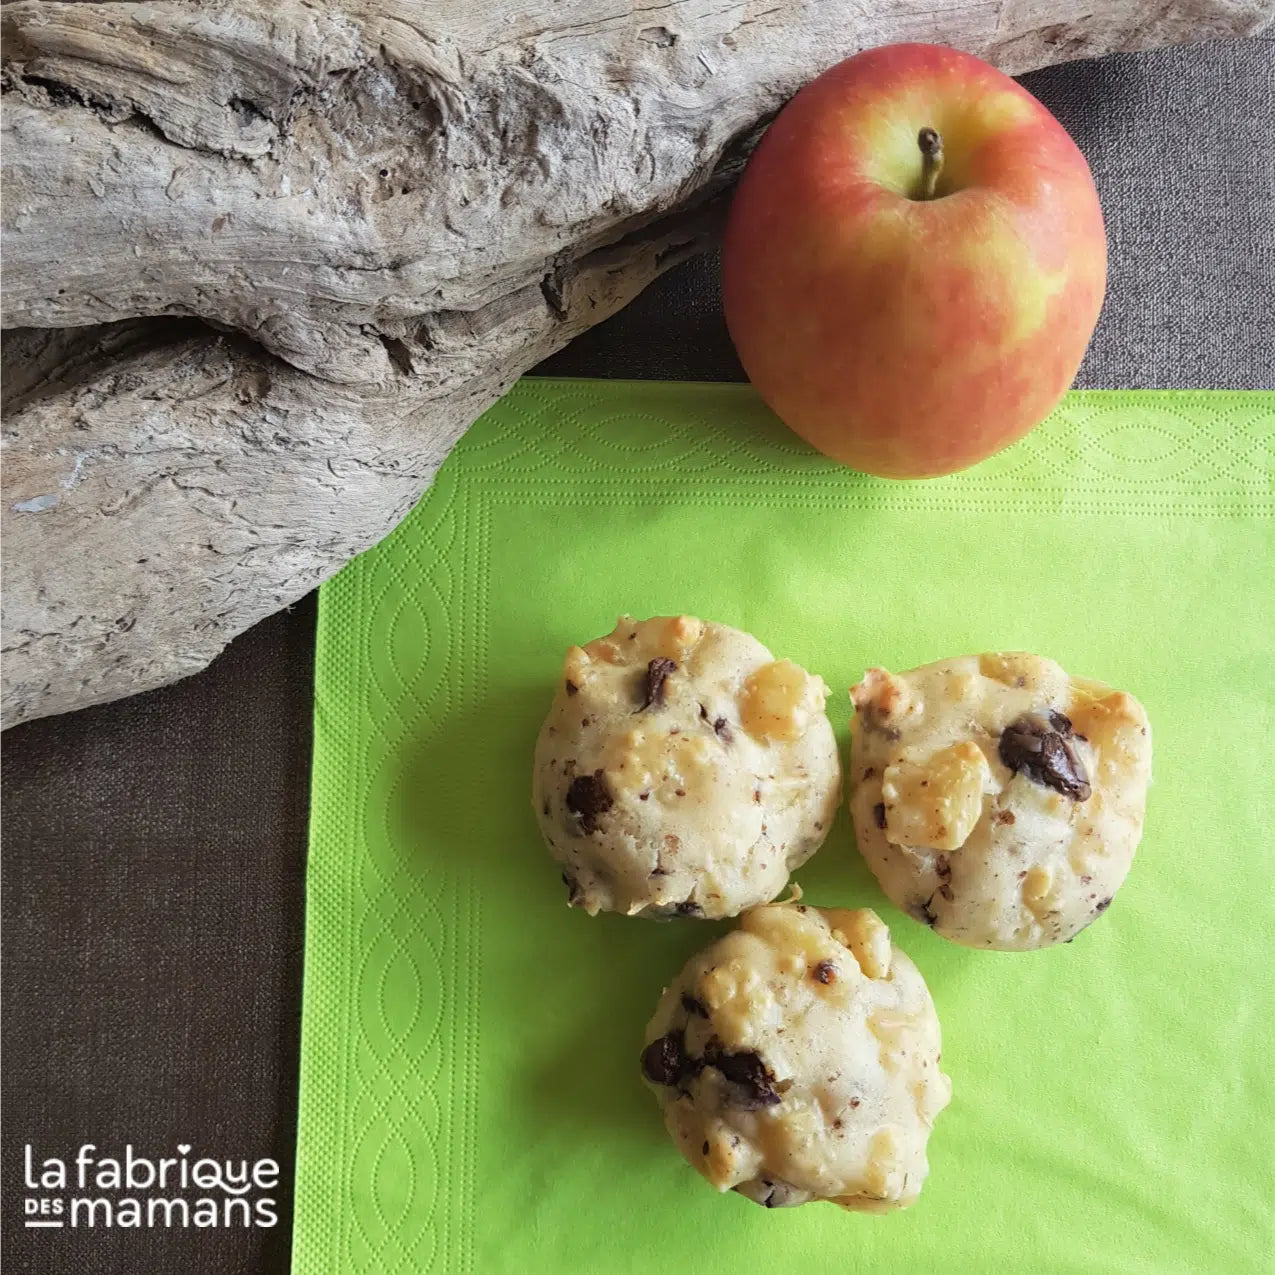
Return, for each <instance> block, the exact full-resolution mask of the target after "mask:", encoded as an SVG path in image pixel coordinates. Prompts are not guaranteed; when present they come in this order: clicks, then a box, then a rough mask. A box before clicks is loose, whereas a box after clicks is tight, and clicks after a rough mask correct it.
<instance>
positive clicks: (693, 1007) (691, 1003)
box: [682, 992, 708, 1018]
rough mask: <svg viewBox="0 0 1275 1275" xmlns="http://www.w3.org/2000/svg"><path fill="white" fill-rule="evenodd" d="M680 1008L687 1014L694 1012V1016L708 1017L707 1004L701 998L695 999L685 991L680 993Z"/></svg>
mask: <svg viewBox="0 0 1275 1275" xmlns="http://www.w3.org/2000/svg"><path fill="white" fill-rule="evenodd" d="M682 1008H683V1009H684V1010H685V1011H686V1012H687V1013H688V1014H694V1015H695V1017H696V1018H707V1017H708V1006H707V1005H705V1004H704V1002H703V1001H702V1000H697V999H696V998H695V997H694V996H691V995H689V994H688V993H686V992H683V993H682Z"/></svg>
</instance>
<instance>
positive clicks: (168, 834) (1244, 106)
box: [0, 40, 1275, 1275]
mask: <svg viewBox="0 0 1275 1275" xmlns="http://www.w3.org/2000/svg"><path fill="white" fill-rule="evenodd" d="M1026 82H1027V84H1028V85H1029V86H1030V88H1031V89H1032V91H1033V92H1035V93H1036V94H1037V95H1038V96H1039V97H1040V98H1041V99H1042V100H1043V101H1044V102H1045V103H1046V104H1047V105H1048V106H1049V107H1050V108H1051V109H1052V110H1053V111H1054V112H1055V113H1056V114H1057V115H1058V116H1059V117H1060V118H1061V119H1062V121H1063V123H1064V124H1065V125H1066V126H1067V127H1068V128H1069V129H1070V130H1071V132H1072V134H1073V136H1075V138H1076V140H1077V141H1078V142H1079V144H1080V146H1081V148H1082V149H1083V150H1084V152H1085V153H1086V155H1087V156H1088V157H1089V160H1090V163H1091V164H1092V165H1093V169H1094V174H1095V177H1096V179H1097V183H1098V188H1099V190H1100V192H1101V194H1102V198H1103V205H1104V207H1105V209H1106V212H1107V219H1108V229H1109V233H1110V241H1111V279H1110V287H1109V291H1108V298H1107V305H1106V309H1105V310H1104V311H1103V316H1102V321H1101V323H1100V325H1099V328H1098V332H1097V335H1096V336H1095V338H1094V342H1093V345H1092V348H1091V349H1090V352H1089V356H1088V358H1087V360H1086V362H1085V365H1084V368H1083V369H1082V371H1081V374H1080V379H1079V384H1081V385H1083V386H1103V387H1143V386H1150V387H1191V386H1196V387H1222V388H1227V387H1230V388H1275V44H1272V43H1271V42H1270V41H1268V40H1254V41H1248V42H1243V43H1235V44H1222V45H1212V46H1206V47H1201V48H1196V49H1190V50H1169V51H1165V52H1161V53H1155V54H1148V55H1138V56H1121V57H1113V58H1110V59H1107V60H1104V61H1102V62H1098V63H1084V64H1078V65H1073V66H1069V67H1061V68H1055V69H1051V70H1047V71H1042V72H1039V73H1037V74H1034V75H1031V76H1028V77H1027V80H1026ZM540 370H541V371H543V372H545V373H554V374H560V375H576V376H609V377H617V376H632V377H662V378H669V379H706V380H712V379H737V378H738V377H739V376H740V371H739V367H738V364H737V363H736V361H735V359H734V356H733V354H732V352H731V348H730V344H729V342H728V340H727V337H726V332H725V329H724V327H723V325H722V321H721V315H720V310H719V307H718V301H717V285H716V268H715V264H714V263H713V262H711V261H702V262H696V263H692V264H691V265H688V266H686V267H684V268H682V269H680V270H678V271H676V272H675V273H673V274H671V275H669V276H667V277H666V278H665V279H664V280H663V281H661V282H660V283H659V284H657V285H656V286H655V287H653V288H651V289H650V290H649V291H648V292H647V293H646V294H644V295H643V296H642V297H641V298H639V300H638V301H637V302H635V303H634V304H633V305H632V306H631V307H630V308H629V309H628V310H627V311H625V312H624V313H623V314H621V315H619V316H617V317H616V318H614V319H612V320H611V321H610V322H608V323H606V324H603V325H602V326H601V327H599V328H597V329H595V330H594V331H593V332H590V333H588V334H586V335H585V336H584V337H582V338H581V339H580V340H578V341H577V342H575V344H574V345H573V346H571V347H570V348H569V349H567V350H565V351H563V352H562V353H561V354H559V355H557V356H556V357H554V358H553V359H550V360H549V362H548V363H547V364H545V365H544V366H543V367H542V368H541V369H540ZM314 613H315V612H314V602H313V599H312V598H311V599H307V600H306V601H305V602H303V603H302V604H301V605H299V606H298V607H296V608H295V609H294V610H293V611H291V612H290V613H286V614H283V615H279V616H276V617H274V618H273V619H270V620H268V621H266V622H265V623H263V624H261V625H259V626H258V627H257V628H256V629H254V630H253V631H252V632H250V633H248V634H246V635H244V636H243V637H242V638H240V639H239V640H238V641H237V642H235V643H234V644H233V645H232V647H231V648H230V649H229V650H228V651H227V652H226V654H225V655H223V656H222V657H221V659H219V660H218V661H217V662H216V663H215V664H214V665H213V666H212V667H211V668H210V669H208V670H207V671H206V672H204V673H202V674H200V675H199V676H197V677H194V678H191V679H189V680H188V681H186V682H183V683H181V684H179V685H177V686H172V687H168V688H166V689H164V690H160V691H155V692H152V693H150V694H147V695H142V696H139V697H137V698H136V699H133V700H128V701H124V702H122V703H118V704H111V705H107V706H104V707H101V708H96V709H91V710H87V711H85V712H82V713H76V714H72V715H70V716H67V717H62V718H54V719H51V720H46V721H38V722H33V723H31V724H29V725H26V726H22V727H19V728H17V729H15V730H13V731H11V732H9V733H8V734H6V735H5V736H4V739H3V797H4V809H3V814H4V845H3V886H4V891H3V959H4V1000H3V1036H4V1045H5V1053H4V1070H3V1089H2V1097H3V1115H4V1134H5V1137H4V1146H3V1155H2V1158H0V1175H2V1178H0V1183H2V1185H0V1189H2V1194H3V1240H4V1250H5V1251H4V1256H5V1259H6V1269H7V1270H8V1271H9V1272H10V1273H11V1275H18V1273H19V1272H22V1273H23V1275H28V1273H29V1275H61V1272H69V1271H75V1272H119V1273H120V1275H145V1273H147V1272H152V1271H153V1272H170V1271H172V1272H178V1271H180V1272H188V1273H189V1275H204V1273H205V1272H208V1273H213V1272H215V1273H216V1275H228V1273H230V1272H239V1271H244V1272H248V1271H251V1272H281V1271H284V1270H286V1269H287V1262H288V1245H289V1230H290V1211H289V1207H288V1205H289V1203H290V1185H289V1186H288V1187H287V1189H285V1190H284V1192H283V1195H284V1197H285V1199H284V1204H285V1207H284V1209H283V1210H282V1215H281V1220H280V1225H279V1226H278V1228H277V1229H275V1230H273V1231H247V1232H245V1231H242V1230H240V1231H231V1232H223V1231H198V1232H197V1231H193V1230H192V1231H185V1232H183V1231H179V1230H174V1231H164V1230H156V1231H150V1232H148V1231H145V1230H143V1231H112V1232H105V1231H101V1230H95V1231H92V1232H87V1231H82V1230H81V1231H76V1232H71V1231H65V1230H64V1231H52V1232H39V1231H28V1230H25V1229H24V1228H23V1226H22V1215H21V1209H22V1196H23V1194H24V1192H23V1189H22V1184H21V1176H22V1168H21V1157H22V1148H23V1145H24V1144H25V1143H27V1142H33V1143H35V1144H36V1145H37V1148H39V1149H45V1151H46V1153H47V1154H57V1155H61V1156H69V1155H71V1154H73V1153H74V1150H75V1148H76V1147H77V1146H78V1145H79V1144H80V1143H81V1142H94V1143H97V1144H98V1145H99V1147H101V1148H103V1153H105V1150H106V1149H107V1148H122V1146H123V1144H124V1143H125V1142H132V1143H133V1144H134V1145H135V1146H136V1147H137V1149H138V1152H139V1153H140V1154H145V1155H150V1156H158V1155H160V1154H164V1153H165V1152H167V1153H170V1154H171V1148H172V1147H173V1146H174V1145H175V1144H176V1143H178V1142H188V1143H191V1144H193V1145H195V1146H196V1147H197V1148H198V1149H200V1150H203V1151H207V1152H209V1153H211V1154H216V1155H220V1156H223V1157H227V1156H233V1157H235V1158H238V1157H248V1158H250V1159H252V1158H258V1157H261V1156H267V1155H273V1156H274V1157H276V1158H277V1159H278V1160H279V1161H280V1162H281V1163H282V1164H283V1166H284V1178H285V1182H287V1183H288V1184H290V1182H291V1176H292V1174H291V1170H292V1143H293V1138H294V1134H295V1122H296V1114H295V1113H296V1100H297V1078H296V1077H297V1036H298V1023H299V1007H300V994H301V943H302V893H303V881H304V867H305V844H306V816H307V795H308V794H307V789H308V779H309V750H310V716H309V715H310V681H311V671H312V646H313V625H314ZM302 1275H308V1273H302Z"/></svg>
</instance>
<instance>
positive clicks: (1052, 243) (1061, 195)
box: [722, 44, 1107, 478]
mask: <svg viewBox="0 0 1275 1275" xmlns="http://www.w3.org/2000/svg"><path fill="white" fill-rule="evenodd" d="M1106 277H1107V239H1106V233H1105V231H1104V229H1103V222H1102V209H1101V208H1100V207H1099V205H1098V195H1097V192H1096V191H1095V189H1094V184H1093V178H1092V176H1091V174H1090V172H1089V165H1088V164H1087V163H1086V162H1085V158H1084V156H1083V155H1082V154H1081V153H1080V151H1079V149H1078V148H1077V147H1076V144H1075V143H1074V142H1073V141H1072V140H1071V138H1070V137H1069V136H1068V135H1067V132H1066V130H1065V129H1064V128H1063V126H1062V125H1061V124H1059V122H1058V121H1057V120H1056V119H1055V118H1054V117H1053V116H1052V115H1051V114H1050V113H1049V112H1048V111H1047V110H1046V109H1045V107H1044V106H1042V105H1041V104H1040V103H1039V102H1038V101H1037V100H1036V99H1035V98H1034V97H1032V95H1031V94H1030V93H1028V92H1027V90H1026V89H1024V88H1023V87H1022V86H1021V85H1019V84H1016V83H1015V82H1014V81H1013V80H1012V79H1010V78H1009V77H1008V76H1007V75H1004V74H1002V73H1001V72H1000V71H998V70H996V69H995V68H994V67H991V66H988V65H987V63H985V62H982V61H980V60H979V59H978V58H975V57H972V56H971V55H969V54H967V53H961V52H958V51H957V50H955V49H948V48H940V47H938V46H935V45H928V44H898V45H891V46H888V47H885V48H879V49H871V50H869V51H868V52H866V53H860V54H859V55H858V56H856V57H852V58H849V59H848V60H847V61H845V62H842V63H840V64H839V65H837V66H834V67H833V68H832V69H831V70H829V71H827V72H825V73H824V74H823V75H821V76H820V77H819V78H818V79H817V80H815V81H814V82H813V83H811V84H809V85H808V86H807V87H806V88H804V89H802V90H801V92H799V93H798V94H797V95H796V97H794V98H793V100H792V101H791V102H790V103H789V104H788V105H787V106H786V107H785V108H784V110H783V111H782V112H781V113H780V114H779V117H778V118H777V119H776V120H775V122H774V124H772V125H771V127H770V129H769V130H768V131H767V133H766V134H765V136H764V137H763V138H762V141H761V144H760V145H759V146H758V148H757V150H756V152H755V153H754V155H753V157H752V159H751V160H750V162H749V164H748V167H747V169H746V170H745V172H744V175H743V178H742V179H741V181H740V185H739V189H738V191H737V193H736V195H735V198H734V201H733V203H732V204H731V209H730V216H729V220H728V223H727V227H726V234H725V240H724V243H723V248H722V293H723V301H724V305H725V311H726V322H727V325H728V327H729V329H730V334H731V338H732V340H733V341H734V343H735V348H736V349H737V350H738V352H739V357H740V360H741V362H742V363H743V365H744V370H745V371H746V372H747V373H748V376H749V379H750V380H751V381H752V382H753V384H754V385H755V386H756V387H757V389H758V391H759V392H760V394H761V396H762V398H763V399H765V401H766V402H767V404H769V406H770V407H771V408H772V410H773V411H774V412H775V413H776V415H778V416H779V417H780V418H781V419H782V420H783V421H784V422H786V423H787V424H788V426H789V427H790V428H791V429H793V430H794V431H795V432H796V433H798V434H800V435H801V437H802V438H804V439H806V441H807V442H809V443H811V444H812V445H813V446H815V447H817V448H818V449H819V450H820V451H821V452H824V453H825V454H826V455H828V456H831V457H833V458H834V459H836V460H838V461H841V462H843V463H844V464H846V465H850V466H852V467H853V468H855V469H859V470H864V471H866V472H867V473H870V474H878V475H880V476H882V477H887V478H924V477H931V476H934V475H937V474H948V473H952V472H953V471H955V470H958V469H963V468H965V467H966V466H967V465H972V464H974V463H975V462H976V461H979V460H982V459H983V458H984V457H986V456H990V455H991V454H992V453H993V452H996V451H999V450H1000V449H1001V448H1003V447H1006V446H1008V445H1009V444H1010V443H1012V442H1014V441H1016V440H1017V439H1019V438H1021V437H1022V436H1023V435H1024V434H1026V433H1027V432H1028V431H1029V430H1030V429H1031V428H1032V427H1033V426H1035V425H1036V424H1038V423H1039V422H1040V421H1041V420H1043V419H1044V417H1045V416H1047V415H1048V414H1049V412H1050V410H1051V409H1052V408H1053V407H1054V405H1055V404H1056V403H1057V402H1058V400H1059V398H1060V397H1061V396H1062V394H1063V393H1064V391H1065V390H1066V389H1067V387H1068V386H1069V385H1070V384H1071V382H1072V379H1073V378H1074V377H1075V375H1076V369H1077V368H1078V367H1079V366H1080V360H1081V358H1082V357H1083V355H1084V352H1085V347H1086V345H1087V344H1088V342H1089V338H1090V336H1091V335H1092V334H1093V329H1094V324H1095V323H1096V322H1097V320H1098V311H1099V309H1100V308H1101V306H1102V296H1103V290H1104V288H1105V287H1106Z"/></svg>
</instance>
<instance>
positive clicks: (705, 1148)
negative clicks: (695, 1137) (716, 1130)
mask: <svg viewBox="0 0 1275 1275" xmlns="http://www.w3.org/2000/svg"><path fill="white" fill-rule="evenodd" d="M699 1150H700V1155H707V1154H708V1143H707V1142H706V1143H704V1145H703V1146H702V1147H700V1149H699Z"/></svg>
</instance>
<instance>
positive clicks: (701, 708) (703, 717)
mask: <svg viewBox="0 0 1275 1275" xmlns="http://www.w3.org/2000/svg"><path fill="white" fill-rule="evenodd" d="M699 715H700V720H701V721H704V722H706V721H708V709H706V708H705V707H704V705H703V704H701V705H700V706H699Z"/></svg>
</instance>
